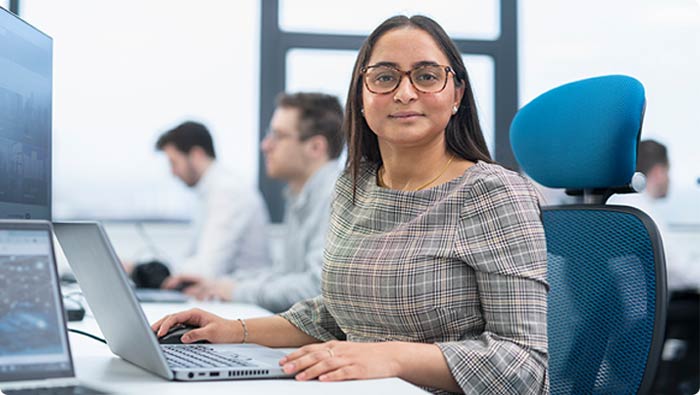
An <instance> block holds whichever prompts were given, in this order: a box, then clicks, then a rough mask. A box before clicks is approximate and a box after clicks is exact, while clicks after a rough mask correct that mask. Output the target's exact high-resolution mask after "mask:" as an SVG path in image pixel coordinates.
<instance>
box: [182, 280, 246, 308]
mask: <svg viewBox="0 0 700 395" xmlns="http://www.w3.org/2000/svg"><path fill="white" fill-rule="evenodd" d="M233 289H234V283H233V280H230V279H227V278H224V279H218V280H204V281H201V282H199V283H197V284H195V285H192V286H189V287H187V288H185V289H184V290H183V291H182V292H184V293H185V294H187V295H190V296H192V297H195V298H197V300H222V301H227V302H230V301H231V300H232V299H233Z"/></svg>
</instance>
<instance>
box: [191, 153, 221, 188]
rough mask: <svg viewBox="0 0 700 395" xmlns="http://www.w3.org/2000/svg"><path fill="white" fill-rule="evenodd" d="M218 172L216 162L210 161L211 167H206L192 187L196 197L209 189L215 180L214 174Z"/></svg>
mask: <svg viewBox="0 0 700 395" xmlns="http://www.w3.org/2000/svg"><path fill="white" fill-rule="evenodd" d="M218 172H219V164H218V163H217V162H216V161H212V162H211V165H209V167H207V169H206V170H205V171H204V174H202V176H201V177H200V178H199V181H198V182H197V184H196V185H195V186H194V189H195V191H196V192H197V194H198V195H204V194H206V193H207V191H209V190H210V189H211V186H212V185H213V184H214V182H215V179H216V173H218Z"/></svg>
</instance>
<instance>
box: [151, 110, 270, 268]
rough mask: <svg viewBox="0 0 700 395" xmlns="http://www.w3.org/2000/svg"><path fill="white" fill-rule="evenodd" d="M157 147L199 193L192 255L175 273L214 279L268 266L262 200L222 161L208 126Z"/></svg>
mask: <svg viewBox="0 0 700 395" xmlns="http://www.w3.org/2000/svg"><path fill="white" fill-rule="evenodd" d="M156 149H157V150H159V151H163V152H164V153H165V155H166V156H167V157H168V160H169V162H170V168H171V171H172V173H173V175H175V176H176V177H177V178H179V179H180V180H182V182H184V183H185V184H186V185H187V186H188V187H190V188H193V189H194V190H195V192H196V194H197V208H196V211H195V215H194V216H193V221H192V242H191V245H190V253H189V255H188V256H187V258H185V259H184V260H183V261H181V262H174V265H173V269H174V271H175V272H177V273H183V274H196V275H199V276H202V277H204V278H212V279H213V278H216V277H219V276H221V275H230V274H233V273H235V272H237V271H239V270H241V269H252V268H256V267H260V266H268V265H269V258H268V253H267V251H268V248H267V239H266V226H267V223H268V213H267V208H266V206H265V204H264V202H263V199H262V196H261V195H260V192H258V191H257V189H255V188H253V187H252V186H248V185H244V184H241V183H240V177H236V176H235V175H234V174H232V173H230V172H229V171H227V170H226V169H224V168H223V167H222V166H221V164H220V163H218V162H217V160H216V153H215V151H214V144H213V141H212V138H211V134H210V133H209V131H208V130H207V128H206V127H205V126H204V125H202V124H201V123H197V122H191V121H188V122H185V123H183V124H181V125H179V126H177V127H175V128H174V129H172V130H169V131H168V132H166V133H164V134H163V135H161V136H160V138H159V139H158V142H157V143H156Z"/></svg>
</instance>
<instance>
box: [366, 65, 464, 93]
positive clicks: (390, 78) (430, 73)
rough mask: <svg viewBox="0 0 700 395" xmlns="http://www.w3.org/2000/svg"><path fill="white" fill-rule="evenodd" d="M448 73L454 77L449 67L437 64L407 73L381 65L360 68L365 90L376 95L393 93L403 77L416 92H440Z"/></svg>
mask: <svg viewBox="0 0 700 395" xmlns="http://www.w3.org/2000/svg"><path fill="white" fill-rule="evenodd" d="M449 73H452V74H453V75H454V71H452V68H451V67H449V66H442V65H438V64H434V65H432V64H429V65H423V66H418V67H415V68H413V69H411V70H408V71H403V70H400V69H398V68H396V67H393V66H388V65H383V64H380V65H374V66H367V67H364V68H362V74H363V76H364V80H365V86H366V87H367V90H368V91H370V92H372V93H377V94H385V93H391V92H393V91H395V90H396V88H398V87H399V85H400V84H401V79H402V78H403V76H404V75H406V76H408V80H409V81H411V85H413V87H414V88H415V89H416V90H417V91H418V92H422V93H438V92H442V91H443V90H444V89H445V86H447V76H448V75H449Z"/></svg>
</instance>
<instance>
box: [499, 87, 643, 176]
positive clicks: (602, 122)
mask: <svg viewBox="0 0 700 395" xmlns="http://www.w3.org/2000/svg"><path fill="white" fill-rule="evenodd" d="M644 105H645V99H644V88H643V87H642V84H640V83H639V81H637V80H635V79H634V78H631V77H626V76H621V75H613V76H605V77H597V78H590V79H586V80H582V81H577V82H572V83H570V84H566V85H563V86H560V87H558V88H555V89H552V90H550V91H548V92H546V93H544V94H542V95H540V96H539V97H537V98H535V99H534V100H533V101H532V102H530V103H529V104H527V105H526V106H525V107H523V108H522V109H520V111H518V113H517V114H516V116H515V118H514V119H513V122H512V124H511V128H510V139H511V145H512V147H513V151H514V153H515V158H516V160H517V161H518V163H519V164H520V165H521V166H522V169H523V170H524V171H525V172H526V173H527V174H528V175H529V176H530V177H532V178H533V179H534V180H535V181H537V182H538V183H540V184H542V185H545V186H547V187H550V188H568V189H593V188H604V187H619V186H623V185H627V184H628V183H629V182H630V179H631V178H632V175H633V174H634V170H635V164H636V160H637V154H636V153H637V140H638V136H639V133H640V129H641V125H642V117H643V113H644ZM553 170H556V171H553Z"/></svg>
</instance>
